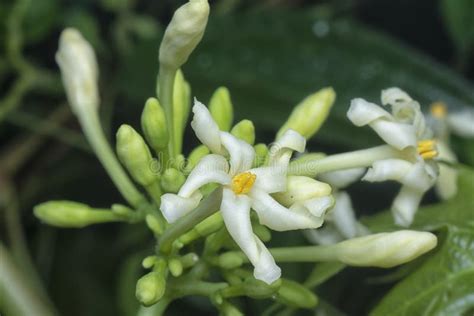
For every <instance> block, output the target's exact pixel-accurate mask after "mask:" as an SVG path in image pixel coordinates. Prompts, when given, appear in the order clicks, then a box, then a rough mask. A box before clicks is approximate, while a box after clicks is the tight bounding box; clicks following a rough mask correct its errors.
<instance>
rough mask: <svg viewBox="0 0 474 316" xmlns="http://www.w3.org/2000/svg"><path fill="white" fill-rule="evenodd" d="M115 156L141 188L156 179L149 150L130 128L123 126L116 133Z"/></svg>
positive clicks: (138, 135)
mask: <svg viewBox="0 0 474 316" xmlns="http://www.w3.org/2000/svg"><path fill="white" fill-rule="evenodd" d="M117 154H118V157H119V159H120V161H121V162H122V164H124V165H125V167H126V168H127V170H128V172H130V175H131V176H132V178H133V179H134V180H135V181H137V182H138V183H140V184H141V185H143V186H149V185H151V184H152V183H153V182H155V181H156V180H157V179H158V175H157V174H155V173H154V172H153V171H152V168H151V163H152V161H153V158H152V157H151V153H150V150H149V149H148V146H147V144H146V143H145V141H144V140H143V138H142V137H141V136H140V134H138V133H137V132H136V131H135V130H134V129H133V128H132V127H131V126H129V125H126V124H123V125H122V126H120V128H119V130H118V131H117Z"/></svg>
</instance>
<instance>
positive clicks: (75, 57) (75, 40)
mask: <svg viewBox="0 0 474 316" xmlns="http://www.w3.org/2000/svg"><path fill="white" fill-rule="evenodd" d="M56 62H57V63H58V65H59V68H60V70H61V77H62V80H63V84H64V87H65V89H66V94H67V98H68V100H69V104H70V106H71V108H72V110H73V112H74V113H75V114H76V115H79V116H80V115H84V114H83V113H84V112H87V111H96V110H97V107H98V106H99V92H98V84H97V80H98V66H97V60H96V57H95V53H94V49H93V48H92V46H91V45H90V44H89V43H88V42H87V41H86V40H85V39H84V37H83V36H82V35H81V33H80V32H79V31H78V30H76V29H73V28H67V29H65V30H64V31H62V33H61V37H60V38H59V49H58V51H57V53H56Z"/></svg>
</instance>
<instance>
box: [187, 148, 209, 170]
mask: <svg viewBox="0 0 474 316" xmlns="http://www.w3.org/2000/svg"><path fill="white" fill-rule="evenodd" d="M209 153H210V151H209V148H207V147H206V146H204V145H200V146H198V147H196V148H194V149H193V151H191V153H190V154H189V157H188V164H187V165H186V171H187V172H191V170H193V169H194V167H196V165H197V163H198V162H199V160H201V158H202V157H204V156H206V155H209Z"/></svg>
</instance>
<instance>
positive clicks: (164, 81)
mask: <svg viewBox="0 0 474 316" xmlns="http://www.w3.org/2000/svg"><path fill="white" fill-rule="evenodd" d="M176 71H177V69H172V68H169V67H166V66H163V65H160V72H159V74H158V84H157V89H156V94H157V96H158V99H159V100H160V102H161V105H162V106H163V109H164V111H165V117H166V123H167V124H168V133H169V134H168V135H169V141H168V155H165V157H164V158H165V160H164V165H166V163H167V162H168V160H171V161H173V160H174V159H175V158H176V155H177V153H176V148H175V140H174V138H175V137H176V135H174V130H175V127H174V120H173V115H174V113H173V88H174V79H175V77H176Z"/></svg>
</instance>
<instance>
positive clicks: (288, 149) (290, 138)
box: [160, 101, 332, 284]
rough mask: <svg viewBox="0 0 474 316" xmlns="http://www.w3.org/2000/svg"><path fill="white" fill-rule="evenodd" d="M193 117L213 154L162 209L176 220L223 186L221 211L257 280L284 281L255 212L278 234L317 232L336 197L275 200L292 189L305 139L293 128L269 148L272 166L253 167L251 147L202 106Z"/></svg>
mask: <svg viewBox="0 0 474 316" xmlns="http://www.w3.org/2000/svg"><path fill="white" fill-rule="evenodd" d="M193 113H194V118H193V121H192V122H191V126H192V128H193V129H194V131H195V133H196V136H197V137H198V138H199V140H200V141H201V142H202V143H203V144H204V145H206V146H207V147H208V148H209V149H210V150H211V152H212V154H209V155H207V156H204V157H203V158H202V159H201V160H200V161H199V162H198V164H197V165H196V167H195V168H194V169H193V170H192V171H191V173H190V174H189V176H188V178H187V180H186V182H185V183H184V184H183V186H182V187H181V189H180V190H179V192H178V193H177V194H164V195H163V196H162V198H161V207H160V208H161V211H162V213H163V215H164V217H165V218H166V220H167V221H168V222H174V221H176V220H177V219H178V218H180V217H182V216H184V215H185V214H187V213H189V212H191V211H192V210H193V209H194V208H196V207H197V205H198V203H199V202H200V200H201V198H202V194H201V193H200V191H199V189H200V188H201V187H202V186H204V185H205V184H208V183H217V184H219V185H221V186H222V187H223V198H222V203H221V207H220V211H221V212H222V217H223V219H224V223H225V225H226V227H227V230H228V231H229V234H230V235H231V236H232V238H233V239H234V240H235V242H236V243H237V244H238V245H239V247H240V248H241V249H242V251H243V252H244V253H245V254H246V255H247V257H248V258H249V261H250V262H251V263H252V264H253V265H254V267H255V270H254V276H255V278H256V279H259V280H262V281H264V282H266V283H269V284H270V283H272V282H274V281H275V280H277V279H278V278H279V277H280V275H281V270H280V268H279V267H278V266H277V265H276V263H275V260H274V259H273V257H272V256H271V254H270V252H269V251H268V249H267V248H266V247H265V246H264V244H263V243H262V242H261V241H260V240H259V239H258V237H257V236H256V235H255V234H254V233H253V231H252V225H251V221H250V209H251V208H252V209H254V210H255V211H256V213H257V215H258V218H259V220H260V223H261V224H263V225H266V226H267V227H269V228H271V229H273V230H277V231H286V230H294V229H307V228H317V227H320V226H321V225H322V223H323V220H324V214H325V212H326V210H327V209H328V208H330V207H331V206H332V198H331V197H330V196H318V197H313V198H310V199H307V200H303V201H297V202H295V203H294V204H293V205H291V206H290V207H285V206H283V205H281V204H280V203H279V202H278V201H277V200H275V198H274V197H273V196H272V194H274V193H277V192H283V191H285V190H286V189H287V168H288V164H289V160H290V158H291V155H292V152H293V151H298V152H303V151H304V148H305V144H306V141H305V139H304V138H303V137H302V136H301V135H300V134H298V133H297V132H295V131H293V130H288V131H287V132H285V133H284V134H283V135H282V136H281V137H280V138H279V140H278V141H277V142H276V143H275V144H274V145H273V146H272V147H271V148H270V151H269V163H268V165H266V166H263V167H259V168H252V164H253V162H254V158H255V151H254V149H253V147H252V146H250V145H249V144H248V143H246V142H244V141H242V140H239V139H237V138H236V137H234V136H233V135H231V134H230V133H227V132H223V131H220V130H219V127H218V126H217V123H216V122H215V121H214V120H213V118H212V116H211V114H210V113H209V110H208V109H207V108H206V107H205V106H204V105H203V104H202V103H200V102H198V101H195V103H194V107H193ZM227 156H228V157H229V161H227V159H226V157H227ZM328 200H330V201H331V203H328Z"/></svg>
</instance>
